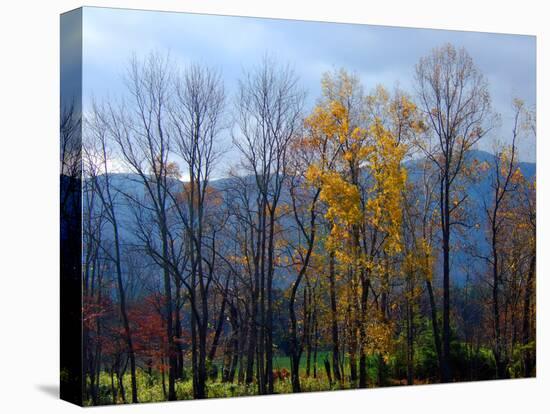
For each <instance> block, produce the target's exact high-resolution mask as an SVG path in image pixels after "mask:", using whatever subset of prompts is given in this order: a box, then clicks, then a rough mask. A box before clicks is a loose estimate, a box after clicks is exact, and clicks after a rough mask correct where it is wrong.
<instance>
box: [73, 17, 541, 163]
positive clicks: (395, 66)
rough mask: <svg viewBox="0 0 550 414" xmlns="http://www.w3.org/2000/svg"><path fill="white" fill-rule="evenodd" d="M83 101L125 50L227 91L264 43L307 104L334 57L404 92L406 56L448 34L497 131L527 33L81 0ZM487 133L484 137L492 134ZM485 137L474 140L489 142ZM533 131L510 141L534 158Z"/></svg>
mask: <svg viewBox="0 0 550 414" xmlns="http://www.w3.org/2000/svg"><path fill="white" fill-rule="evenodd" d="M83 39H84V40H83V68H84V77H83V80H84V85H83V96H84V101H85V102H86V101H87V100H89V99H90V97H91V96H94V97H96V98H98V97H99V98H101V97H104V96H107V95H109V96H117V95H120V94H121V93H123V87H122V75H123V72H124V68H125V65H126V64H127V62H128V59H129V57H130V55H131V54H132V53H133V52H136V53H137V54H138V56H139V55H145V54H147V53H148V52H149V51H152V50H160V51H167V52H170V56H171V57H172V59H173V60H174V61H175V62H176V63H177V64H183V65H185V64H186V63H189V62H198V63H202V64H206V65H209V66H214V67H216V68H218V69H219V70H220V71H221V72H222V76H223V79H224V82H225V86H226V90H227V92H228V94H231V93H232V92H234V90H235V86H236V84H237V80H238V78H239V77H240V76H241V75H242V73H243V71H244V70H245V69H246V68H247V67H248V68H249V67H251V66H253V65H255V64H257V63H258V62H259V60H260V59H261V57H262V56H263V55H264V54H265V53H266V52H267V53H269V54H270V55H272V56H274V57H276V58H277V59H278V60H280V61H282V62H285V63H286V62H288V63H290V64H292V65H293V66H294V68H295V70H296V72H297V74H298V75H299V77H300V79H301V82H302V85H303V86H304V88H305V89H306V91H307V93H308V101H307V102H308V105H309V106H312V104H313V103H314V101H315V99H316V98H317V97H318V96H319V94H320V86H319V85H320V82H319V81H320V78H321V75H322V74H323V72H325V71H327V70H332V69H336V68H340V67H344V68H346V69H347V70H348V71H351V72H354V73H356V74H357V75H358V76H359V77H360V78H361V80H362V82H363V85H364V86H365V89H366V90H367V91H368V90H370V89H372V88H374V87H375V86H376V85H377V84H383V85H385V86H386V87H388V88H389V89H392V88H393V87H394V86H397V85H399V86H400V87H401V88H403V89H405V90H407V91H409V92H411V93H413V92H414V86H413V72H414V65H415V64H416V62H417V61H418V59H419V58H420V57H422V56H424V55H426V54H428V53H429V52H430V51H431V49H433V48H434V47H436V46H440V45H442V44H443V43H446V42H451V43H452V44H454V45H455V46H457V47H465V48H466V49H467V50H468V52H469V53H470V55H471V56H472V57H473V59H474V62H475V63H476V65H477V66H478V67H479V68H480V69H481V71H482V72H483V73H484V74H485V75H486V76H487V78H488V81H489V85H490V90H491V95H492V99H493V107H494V109H495V110H496V111H497V112H499V113H500V114H501V117H502V127H501V128H500V129H499V130H498V131H495V135H498V136H499V138H500V139H503V140H506V137H509V136H510V129H511V116H512V111H511V101H512V99H513V98H514V97H519V98H521V99H523V100H525V102H526V103H527V104H528V105H529V106H534V105H535V101H536V99H535V94H536V85H535V79H536V73H535V64H536V46H535V37H533V36H519V35H503V34H491V33H477V32H461V31H444V30H430V29H407V28H398V27H387V26H370V25H357V24H339V23H324V22H307V21H292V20H277V19H257V18H247V17H226V16H212V15H197V14H184V13H168V12H150V11H137V10H136V11H134V10H122V9H103V8H85V9H84V12H83ZM493 138H494V137H493ZM491 147H492V144H491V142H490V141H489V140H486V142H485V143H483V144H481V145H480V148H481V149H486V150H487V149H489V150H490V149H491ZM534 147H535V142H534V139H530V140H529V141H525V142H524V143H522V145H521V148H520V150H521V151H520V152H521V153H520V156H521V158H522V159H523V160H526V161H534V160H535V148H534Z"/></svg>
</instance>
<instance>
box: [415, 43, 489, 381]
mask: <svg viewBox="0 0 550 414" xmlns="http://www.w3.org/2000/svg"><path fill="white" fill-rule="evenodd" d="M416 85H417V93H418V100H419V105H420V107H421V109H422V110H423V112H424V114H425V117H426V120H427V124H428V126H429V128H430V133H431V137H432V139H431V140H429V141H428V142H427V143H421V142H420V143H419V145H420V148H421V150H422V151H423V152H424V154H425V155H426V156H427V157H428V158H429V159H430V160H431V161H432V162H433V163H434V164H435V166H436V167H437V169H438V172H439V177H438V178H439V179H438V181H439V182H438V184H439V185H438V186H439V209H440V221H441V223H440V226H441V235H442V246H441V252H442V256H443V331H442V336H443V338H442V342H443V348H442V366H441V377H442V378H441V380H442V381H443V382H447V381H450V380H451V379H452V373H451V366H450V341H451V325H450V276H451V269H450V241H451V236H452V234H451V232H452V229H453V228H454V227H455V226H456V225H457V222H456V221H454V220H453V213H455V211H457V209H458V208H460V206H461V205H462V203H464V201H465V200H466V198H467V195H466V194H459V193H458V191H457V188H455V181H456V180H457V178H458V177H460V176H461V174H462V173H463V171H464V167H465V163H466V153H467V151H468V150H469V149H471V148H472V147H473V146H474V145H475V144H476V143H477V142H478V141H479V140H480V139H481V138H482V137H483V136H485V135H486V134H487V132H488V131H489V130H490V128H491V123H490V119H489V117H490V110H491V102H490V97H489V91H488V87H487V82H486V80H485V77H484V76H483V75H482V74H481V73H480V72H479V70H478V69H477V68H476V66H475V65H474V62H473V60H472V58H471V57H470V55H469V54H468V53H467V52H466V50H465V49H459V50H457V49H456V48H455V47H454V46H452V45H451V44H446V45H444V46H442V47H439V48H436V49H434V50H433V51H432V52H431V53H430V54H429V55H428V56H426V57H423V58H421V59H420V61H419V62H418V64H417V65H416Z"/></svg>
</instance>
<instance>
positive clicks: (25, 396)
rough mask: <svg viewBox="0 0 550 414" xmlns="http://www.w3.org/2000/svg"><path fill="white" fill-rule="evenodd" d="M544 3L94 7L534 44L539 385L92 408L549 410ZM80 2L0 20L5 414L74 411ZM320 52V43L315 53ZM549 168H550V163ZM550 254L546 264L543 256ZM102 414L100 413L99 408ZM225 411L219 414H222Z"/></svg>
mask: <svg viewBox="0 0 550 414" xmlns="http://www.w3.org/2000/svg"><path fill="white" fill-rule="evenodd" d="M545 3H546V2H545V1H541V0H538V1H536V0H516V1H513V2H512V1H507V0H494V1H493V0H491V1H488V0H452V1H449V0H433V1H430V0H403V1H394V0H382V1H380V0H375V1H369V0H360V1H357V0H356V1H352V0H337V1H334V0H333V1H320V0H317V1H305V0H302V1H299V0H271V1H261V0H256V1H254V0H250V1H246V0H239V1H237V0H225V1H214V0H202V1H201V0H193V1H191V0H179V1H175V0H171V1H169V0H155V1H153V0H117V1H115V0H110V1H100V0H96V1H93V2H91V3H88V4H87V5H96V6H112V7H133V8H144V9H152V8H153V9H162V10H174V11H190V12H204V13H216V14H229V15H246V16H258V17H281V18H292V19H305V20H325V21H338V22H350V23H351V22H353V23H371V24H386V25H392V26H409V27H429V28H438V29H462V30H479V31H491V32H503V33H520V34H534V35H537V55H538V56H537V57H538V65H537V66H538V67H537V85H538V88H537V95H538V102H537V106H538V137H539V138H538V142H537V152H538V153H537V169H538V174H537V175H538V177H537V181H538V189H537V193H538V194H537V195H538V211H539V217H538V228H539V231H538V242H539V243H538V260H537V265H538V266H537V270H538V272H537V274H538V277H537V285H538V286H537V288H538V289H537V295H538V300H537V302H538V303H537V305H538V311H537V319H538V344H537V349H538V356H537V358H538V360H537V365H538V367H537V368H538V377H537V379H529V380H516V381H500V382H496V381H490V382H481V383H470V384H453V385H434V386H417V387H400V388H393V389H387V388H386V389H374V390H361V391H342V392H332V393H315V394H303V395H288V396H276V397H273V396H271V397H252V398H237V399H224V400H208V401H189V402H177V403H163V404H162V405H159V404H144V405H137V406H126V407H105V408H97V410H100V411H101V412H105V413H110V412H118V413H125V412H129V410H131V411H132V412H135V413H143V412H148V413H152V412H158V410H162V411H163V412H166V413H169V412H201V413H209V412H216V413H220V412H223V413H225V412H228V413H230V412H240V413H248V412H250V413H278V414H280V413H285V414H286V413H288V414H290V413H299V412H305V413H306V414H307V413H311V412H313V411H315V413H333V414H334V413H336V414H340V413H343V412H346V413H347V412H352V413H353V412H370V411H372V412H384V413H394V412H399V411H401V412H403V411H405V412H407V413H416V412H420V413H423V414H428V413H436V412H437V413H445V414H447V413H467V414H470V413H472V414H473V413H493V412H499V413H512V412H513V413H519V412H535V413H539V412H546V413H548V412H550V411H549V410H550V397H549V394H550V374H549V372H548V370H549V369H550V362H549V361H550V346H549V345H550V344H549V338H550V336H549V334H548V330H549V329H550V327H549V322H548V320H549V317H548V314H549V306H548V296H549V295H548V285H549V284H548V283H547V281H546V275H547V272H545V269H547V268H548V267H549V266H550V264H549V263H548V262H549V259H548V258H549V257H550V253H548V252H550V246H549V241H548V239H547V238H546V237H545V232H544V230H543V229H544V228H545V227H546V228H549V227H548V226H550V224H549V217H550V216H549V215H548V213H546V212H547V211H548V210H547V209H548V207H549V188H550V186H549V184H548V182H549V181H548V178H549V171H550V165H549V164H550V162H549V161H547V160H546V158H547V157H548V156H549V155H550V153H549V150H548V143H547V142H546V140H545V137H546V136H547V135H548V131H549V123H548V119H549V118H548V117H549V116H550V106H549V99H550V98H549V92H550V88H549V82H550V79H549V77H550V63H549V59H550V53H549V44H550V31H549V21H548V16H550V10H545ZM81 5H83V4H82V3H80V2H78V1H71V0H56V1H45V0H42V1H35V2H32V1H25V0H6V1H3V2H2V9H1V11H0V143H1V144H0V411H1V412H4V413H17V412H28V413H32V412H40V413H66V412H75V411H76V410H78V408H77V407H75V406H72V405H70V404H68V403H66V402H63V401H60V400H58V399H57V396H56V394H57V383H58V366H59V356H58V354H59V351H58V349H59V340H58V336H59V322H58V312H59V305H58V302H59V287H58V286H59V283H58V280H59V277H58V269H59V248H58V228H59V222H58V204H57V203H58V194H59V193H58V191H59V190H58V156H59V153H58V137H59V135H58V127H59V123H58V120H59V115H58V114H59V109H58V108H59V46H58V45H59V13H61V12H64V11H67V10H70V9H73V8H76V7H79V6H81ZM319 47H322V45H319ZM545 161H546V162H549V164H546V162H545ZM545 251H546V252H547V254H549V256H546V255H545V254H544V252H545ZM95 410H96V409H94V411H95ZM222 410H223V411H222Z"/></svg>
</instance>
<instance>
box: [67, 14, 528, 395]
mask: <svg viewBox="0 0 550 414" xmlns="http://www.w3.org/2000/svg"><path fill="white" fill-rule="evenodd" d="M535 73H536V40H535V38H534V37H533V36H524V35H509V34H494V33H478V32H462V31H444V30H432V29H416V28H400V27H384V26H372V25H362V24H341V23H330V22H312V21H292V20H281V19H261V18H250V17H233V16H217V15H200V14H188V13H169V12H156V11H141V10H139V11H138V10H124V9H108V8H90V7H85V8H81V9H77V10H74V11H71V12H68V13H65V14H64V15H62V16H61V111H60V113H61V125H60V127H61V200H60V204H61V255H62V257H61V273H62V274H61V300H62V303H61V309H62V315H61V318H62V320H61V346H62V349H61V392H62V398H65V399H67V400H69V401H72V402H76V403H78V404H81V405H88V406H97V405H104V404H124V403H144V402H158V401H173V400H186V399H203V398H222V397H238V396H252V395H266V394H285V393H300V392H311V391H330V390H349V389H359V388H376V387H388V386H404V385H417V384H439V383H450V382H460V381H479V380H495V379H513V378H526V377H534V376H535V375H536V312H535V310H536V203H535V201H536V165H535V158H536V157H535V156H536V151H535V148H536V117H535V113H536V111H535V109H536V107H535V104H536V87H535ZM366 398H367V397H366Z"/></svg>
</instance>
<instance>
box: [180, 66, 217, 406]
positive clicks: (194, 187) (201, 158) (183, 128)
mask: <svg viewBox="0 0 550 414" xmlns="http://www.w3.org/2000/svg"><path fill="white" fill-rule="evenodd" d="M174 91H175V93H174V99H173V100H172V105H171V106H170V121H171V122H170V125H171V131H172V133H173V139H174V146H175V147H174V149H175V152H176V153H177V154H178V155H179V156H180V157H181V158H182V159H183V160H184V162H185V165H186V166H187V174H188V175H189V183H188V185H187V186H186V188H185V189H184V192H183V197H184V199H185V203H186V210H185V211H184V212H182V214H181V217H182V219H183V221H184V223H185V227H186V232H187V238H188V240H189V241H190V243H191V246H192V247H191V248H190V267H191V270H190V274H191V276H190V281H189V283H188V289H189V297H190V300H191V309H192V312H191V331H192V351H193V352H192V359H193V390H194V396H195V398H206V397H207V393H206V377H207V372H206V369H207V367H206V362H207V344H206V341H207V333H208V323H209V319H208V315H209V310H208V299H209V297H208V293H209V287H210V286H211V282H212V280H213V270H214V261H215V251H214V249H213V250H212V251H211V254H212V260H210V261H208V259H207V257H205V254H204V250H205V246H204V244H205V234H204V233H205V230H206V227H207V223H206V217H205V214H206V208H207V206H208V204H209V203H212V202H213V199H212V198H213V193H212V191H211V190H212V189H211V187H209V181H210V178H211V174H212V169H213V167H214V165H215V162H216V160H217V159H218V156H219V155H220V153H219V144H218V142H217V139H218V136H219V133H220V129H221V128H222V126H224V125H223V111H224V103H225V95H224V90H223V84H222V81H221V78H220V75H219V73H217V72H215V71H213V70H210V69H208V68H203V67H200V66H191V67H189V68H187V69H186V70H185V71H184V72H183V74H182V75H181V76H178V77H176V78H175V80H174ZM212 241H213V242H215V238H212ZM205 267H206V268H205ZM223 303H224V305H223V306H225V301H224V302H223ZM222 320H223V318H222ZM220 329H221V328H220ZM218 336H219V334H218Z"/></svg>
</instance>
